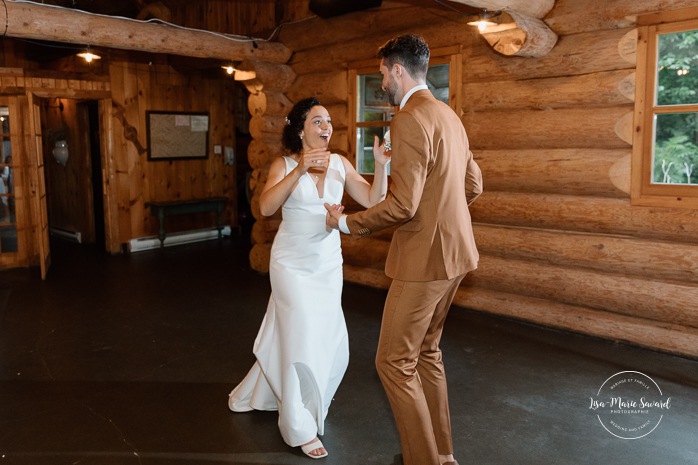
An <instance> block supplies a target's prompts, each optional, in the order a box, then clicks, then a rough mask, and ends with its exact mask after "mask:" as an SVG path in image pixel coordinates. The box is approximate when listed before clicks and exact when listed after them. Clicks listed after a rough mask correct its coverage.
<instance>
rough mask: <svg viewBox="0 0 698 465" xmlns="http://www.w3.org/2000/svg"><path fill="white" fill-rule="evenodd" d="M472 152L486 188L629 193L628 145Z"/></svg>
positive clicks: (622, 195) (624, 195)
mask: <svg viewBox="0 0 698 465" xmlns="http://www.w3.org/2000/svg"><path fill="white" fill-rule="evenodd" d="M474 155H475V161H477V163H478V165H479V166H480V168H481V169H482V172H483V176H484V182H485V188H486V189H487V190H488V191H505V192H522V193H523V192H525V193H539V194H563V195H579V196H597V197H613V198H628V197H629V196H630V157H631V150H630V149H615V150H606V149H529V150H477V151H475V152H474ZM621 167H623V168H624V170H621ZM618 171H621V172H622V173H624V174H622V175H620V176H618V175H617V174H616V173H617V172H618Z"/></svg>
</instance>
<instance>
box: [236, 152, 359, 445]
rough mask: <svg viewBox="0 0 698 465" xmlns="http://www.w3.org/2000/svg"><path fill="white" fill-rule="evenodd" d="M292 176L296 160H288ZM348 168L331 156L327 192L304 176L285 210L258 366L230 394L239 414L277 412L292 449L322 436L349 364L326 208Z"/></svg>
mask: <svg viewBox="0 0 698 465" xmlns="http://www.w3.org/2000/svg"><path fill="white" fill-rule="evenodd" d="M284 158H285V161H286V173H289V172H290V171H291V170H292V169H294V168H295V167H296V165H297V163H296V162H295V161H294V160H293V159H292V158H289V157H284ZM344 179H345V171H344V165H343V164H342V160H341V158H340V157H339V156H338V155H332V156H331V157H330V163H329V168H328V171H327V174H326V177H325V184H324V193H323V194H322V195H320V193H319V192H318V190H317V188H316V185H315V182H314V181H313V178H312V177H311V175H310V174H305V175H303V176H302V177H301V178H300V179H299V180H298V184H297V185H296V187H295V188H294V190H293V192H292V193H291V195H290V196H289V198H288V199H287V200H286V202H285V203H284V205H283V207H282V222H281V224H280V226H279V230H278V232H277V234H276V237H275V238H274V243H273V245H272V248H271V262H270V266H269V278H270V280H271V289H272V291H271V297H270V299H269V305H268V307H267V312H266V314H265V316H264V320H263V321H262V326H261V328H260V330H259V333H258V334H257V339H256V340H255V343H254V348H253V352H254V354H255V356H256V358H257V361H256V362H255V364H254V365H253V366H252V369H251V370H250V371H249V373H248V374H247V376H246V377H245V378H244V379H243V380H242V382H241V383H240V384H239V385H238V386H237V387H236V388H235V389H234V390H233V391H232V392H231V393H230V396H229V400H228V406H229V408H230V410H232V411H234V412H246V411H250V410H278V411H279V429H280V430H281V435H282V437H283V439H284V441H285V442H286V443H287V444H288V445H290V446H293V447H295V446H299V445H301V444H305V443H307V442H309V441H311V440H312V439H313V438H315V437H316V436H317V435H322V434H323V432H324V428H323V425H324V420H325V418H326V416H327V411H328V409H329V407H330V402H331V401H332V397H333V396H334V394H335V392H336V391H337V388H338V387H339V383H340V381H341V380H342V377H343V376H344V373H345V371H346V369H347V365H348V363H349V343H348V336H347V328H346V324H345V321H344V314H343V312H342V306H341V297H342V284H343V275H342V251H341V243H340V237H339V231H337V230H334V229H331V228H328V227H327V226H326V225H325V213H326V210H325V207H324V203H325V202H327V203H329V204H340V203H341V202H342V194H343V192H344Z"/></svg>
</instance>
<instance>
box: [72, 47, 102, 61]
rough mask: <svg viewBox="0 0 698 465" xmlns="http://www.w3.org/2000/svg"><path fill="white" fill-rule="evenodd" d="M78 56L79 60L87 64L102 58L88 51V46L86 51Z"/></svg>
mask: <svg viewBox="0 0 698 465" xmlns="http://www.w3.org/2000/svg"><path fill="white" fill-rule="evenodd" d="M78 56H79V57H80V58H83V59H84V60H85V61H86V62H88V63H92V61H93V60H99V59H101V58H102V57H101V56H99V55H97V54H96V53H92V50H90V47H89V46H88V47H87V50H85V51H84V52H80V53H78Z"/></svg>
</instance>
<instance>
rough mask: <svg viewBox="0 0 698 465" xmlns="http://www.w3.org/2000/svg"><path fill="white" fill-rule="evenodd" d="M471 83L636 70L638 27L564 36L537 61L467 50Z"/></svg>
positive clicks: (465, 59) (474, 48)
mask: <svg viewBox="0 0 698 465" xmlns="http://www.w3.org/2000/svg"><path fill="white" fill-rule="evenodd" d="M465 51H466V52H470V56H464V63H465V64H466V66H467V70H468V73H467V75H468V80H469V82H479V81H485V82H487V81H514V80H520V79H535V78H544V77H557V76H572V75H581V74H589V73H598V72H602V71H613V70H620V69H625V70H630V71H634V70H635V64H636V58H637V56H636V51H637V30H636V29H611V30H605V31H594V32H587V33H582V34H575V35H573V36H569V37H565V38H564V40H561V41H560V43H558V44H557V45H556V46H555V47H554V48H553V49H552V50H551V51H550V53H548V54H547V55H546V56H544V57H541V58H538V59H536V60H529V59H526V58H523V57H504V56H501V55H497V54H492V53H491V52H488V53H484V52H482V49H480V48H478V47H470V48H468V49H465Z"/></svg>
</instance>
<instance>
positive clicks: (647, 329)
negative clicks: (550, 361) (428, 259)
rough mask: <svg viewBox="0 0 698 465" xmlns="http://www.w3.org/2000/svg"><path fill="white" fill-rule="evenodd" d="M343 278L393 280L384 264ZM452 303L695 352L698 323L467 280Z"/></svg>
mask: <svg viewBox="0 0 698 465" xmlns="http://www.w3.org/2000/svg"><path fill="white" fill-rule="evenodd" d="M344 279H345V280H346V281H349V282H353V283H357V284H362V285H365V286H370V287H373V288H378V289H387V288H388V287H389V286H390V282H391V279H390V278H388V277H387V276H386V275H385V273H384V272H383V271H382V270H379V269H369V268H361V267H355V266H353V265H345V266H344ZM453 304H454V305H455V306H459V307H462V308H466V309H472V310H478V311H482V312H485V313H489V314H494V315H499V316H504V317H508V318H515V319H519V320H524V321H528V322H532V323H536V324H539V325H543V326H548V327H553V328H559V329H564V330H568V331H573V332H575V333H582V334H588V335H591V336H596V337H601V338H604V339H610V340H613V341H620V342H625V343H630V344H634V345H638V346H641V347H647V348H651V349H654V350H661V351H664V352H669V353H673V354H678V355H684V356H689V357H698V329H695V328H691V327H687V326H683V325H678V324H672V323H658V322H656V321H652V320H646V319H642V318H637V317H631V316H627V315H619V314H615V313H609V312H605V311H599V310H594V309H590V308H588V307H583V306H579V305H574V304H564V303H561V302H556V301H551V300H546V299H541V298H534V297H528V296H522V295H515V294H511V293H507V292H500V291H495V290H491V289H483V288H478V287H470V286H467V285H461V287H460V288H459V290H458V292H457V293H456V296H455V299H454V300H453ZM451 311H454V309H452V310H451Z"/></svg>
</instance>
